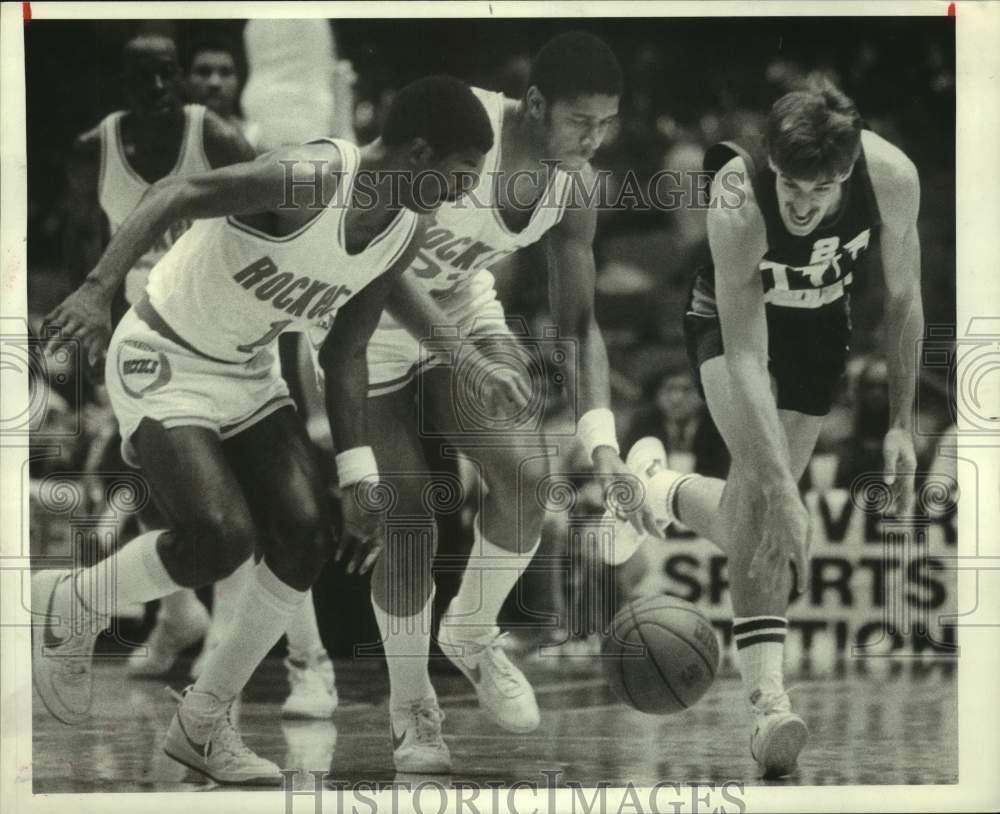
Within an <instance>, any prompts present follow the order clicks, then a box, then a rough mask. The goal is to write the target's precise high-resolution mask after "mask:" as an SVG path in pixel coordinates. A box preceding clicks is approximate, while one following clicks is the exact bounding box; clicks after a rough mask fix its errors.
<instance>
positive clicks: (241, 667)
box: [194, 562, 306, 701]
mask: <svg viewBox="0 0 1000 814" xmlns="http://www.w3.org/2000/svg"><path fill="white" fill-rule="evenodd" d="M246 588H247V589H246V590H245V591H243V592H242V593H241V594H240V597H239V599H238V601H237V603H236V606H235V607H234V612H235V618H237V619H239V624H238V625H234V626H233V627H232V629H231V630H230V632H229V635H227V636H226V637H225V638H223V639H222V641H221V642H219V646H218V647H216V648H215V649H214V650H212V652H211V653H210V654H209V655H208V658H207V659H206V661H205V667H204V669H203V670H202V672H201V675H200V676H199V677H198V680H197V681H196V682H195V685H194V689H195V690H196V691H197V692H208V693H211V694H212V695H214V696H215V697H216V698H218V699H220V700H223V701H228V700H229V699H231V698H233V697H234V696H236V695H237V694H238V693H239V692H240V691H241V690H242V689H243V687H244V686H246V683H247V682H248V681H249V680H250V676H252V675H253V672H254V670H256V669H257V666H258V665H259V664H260V662H261V661H263V659H264V657H265V656H266V655H267V654H268V652H269V651H270V650H271V648H272V647H274V645H275V643H276V642H277V641H278V639H279V638H280V637H281V634H282V633H284V632H285V628H286V627H288V620H289V618H291V616H292V614H293V613H294V612H295V611H296V610H297V609H298V607H299V605H301V604H302V602H303V601H304V600H305V598H306V592H305V591H298V590H296V589H295V588H293V587H292V586H290V585H286V584H285V583H284V582H282V581H281V580H280V579H278V577H276V576H275V575H274V572H273V571H271V569H270V568H268V567H267V563H265V562H261V563H259V564H257V565H256V566H254V569H253V574H252V576H251V579H250V583H249V584H248V585H247V586H246Z"/></svg>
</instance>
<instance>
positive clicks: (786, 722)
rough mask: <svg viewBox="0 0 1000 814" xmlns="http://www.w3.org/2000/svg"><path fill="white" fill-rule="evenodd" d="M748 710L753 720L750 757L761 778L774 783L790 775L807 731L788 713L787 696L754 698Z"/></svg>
mask: <svg viewBox="0 0 1000 814" xmlns="http://www.w3.org/2000/svg"><path fill="white" fill-rule="evenodd" d="M750 709H751V711H752V713H753V717H754V722H753V732H752V734H751V735H750V754H751V756H752V757H753V759H754V760H756V761H757V768H758V769H759V770H760V774H761V777H764V778H766V779H774V778H778V777H784V776H785V775H788V774H791V773H792V772H794V771H795V767H796V763H797V761H798V757H799V752H801V751H802V747H803V746H805V743H806V739H807V738H808V737H809V729H808V728H807V727H806V724H805V721H803V720H802V719H801V718H800V717H799V716H798V715H796V714H795V713H794V712H792V707H791V703H790V702H789V700H788V693H782V694H781V695H776V696H766V697H761V698H758V699H757V700H756V702H754V703H753V704H751V707H750Z"/></svg>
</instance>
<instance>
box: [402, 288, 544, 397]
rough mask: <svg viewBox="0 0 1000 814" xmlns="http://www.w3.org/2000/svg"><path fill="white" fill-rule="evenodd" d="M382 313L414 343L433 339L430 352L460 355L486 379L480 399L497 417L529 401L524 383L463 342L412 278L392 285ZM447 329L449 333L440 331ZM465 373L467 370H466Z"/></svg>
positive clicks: (459, 333) (448, 320)
mask: <svg viewBox="0 0 1000 814" xmlns="http://www.w3.org/2000/svg"><path fill="white" fill-rule="evenodd" d="M386 311H387V312H388V313H390V314H391V315H392V317H393V319H395V320H396V321H397V322H398V323H399V324H400V325H402V326H403V327H404V328H406V330H407V331H408V332H409V333H410V335H411V336H413V337H414V338H415V339H417V340H425V339H430V338H433V340H434V350H436V351H438V352H442V351H444V352H450V353H453V354H455V355H456V357H457V356H458V355H459V354H462V355H463V357H462V358H463V364H472V365H477V366H481V367H477V368H476V369H477V370H483V371H484V372H486V373H487V374H488V375H486V376H483V377H477V379H479V380H480V381H481V382H482V390H481V392H480V394H479V395H480V396H481V397H482V398H483V399H484V401H486V402H487V404H488V406H489V407H490V409H492V410H494V411H495V414H497V415H506V414H509V413H510V412H512V411H515V412H516V411H517V410H520V409H522V408H523V407H524V406H525V405H527V404H528V402H529V401H530V400H531V387H530V385H529V384H528V382H527V380H526V379H525V378H524V376H522V375H521V374H520V373H518V372H517V371H516V370H514V368H513V367H511V366H510V365H503V364H499V363H496V362H494V361H493V360H491V359H490V358H489V357H488V356H486V355H485V354H483V353H482V352H481V351H480V350H479V349H478V348H477V346H476V345H475V344H474V343H472V342H469V341H467V339H465V338H464V337H463V336H462V332H461V331H460V330H459V328H458V326H457V325H455V323H454V320H453V319H452V318H451V317H449V316H448V314H447V313H445V311H444V309H442V308H441V306H440V305H438V304H437V301H436V300H435V299H434V298H433V297H432V296H431V295H430V293H429V292H428V291H427V290H426V289H425V288H424V287H423V285H421V283H420V281H419V280H418V279H417V278H416V277H415V276H414V275H413V274H403V275H402V276H401V277H400V278H399V280H398V281H397V282H396V283H395V285H394V286H393V288H392V291H391V292H390V293H389V299H388V301H387V302H386ZM442 328H448V329H453V330H448V331H442V330H440V329H442ZM466 369H469V368H466Z"/></svg>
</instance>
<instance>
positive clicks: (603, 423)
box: [576, 407, 619, 455]
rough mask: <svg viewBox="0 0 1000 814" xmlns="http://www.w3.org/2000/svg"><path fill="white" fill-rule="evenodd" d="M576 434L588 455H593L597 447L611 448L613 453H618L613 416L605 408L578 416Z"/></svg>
mask: <svg viewBox="0 0 1000 814" xmlns="http://www.w3.org/2000/svg"><path fill="white" fill-rule="evenodd" d="M576 432H577V436H578V437H579V439H580V443H581V444H583V448H584V449H585V450H587V454H588V455H593V454H594V450H595V449H597V447H611V448H612V449H614V451H615V452H618V451H619V449H618V438H617V436H616V435H615V415H614V413H612V412H611V411H610V410H609V409H608V408H607V407H598V408H597V409H595V410H588V411H587V412H585V413H584V414H583V415H582V416H580V420H579V421H578V422H577V424H576Z"/></svg>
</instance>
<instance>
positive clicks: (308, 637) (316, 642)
mask: <svg viewBox="0 0 1000 814" xmlns="http://www.w3.org/2000/svg"><path fill="white" fill-rule="evenodd" d="M285 636H286V637H287V638H288V658H289V659H290V660H291V661H293V662H296V663H297V664H311V663H312V662H313V661H314V660H315V659H316V657H317V656H319V655H320V654H325V653H326V648H324V647H323V639H322V638H320V635H319V625H318V624H317V622H316V606H315V605H314V604H313V595H312V591H306V598H305V599H304V600H303V602H302V604H301V605H300V606H299V608H298V610H296V611H295V613H293V614H292V618H291V619H289V620H288V627H287V628H286V629H285Z"/></svg>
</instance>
